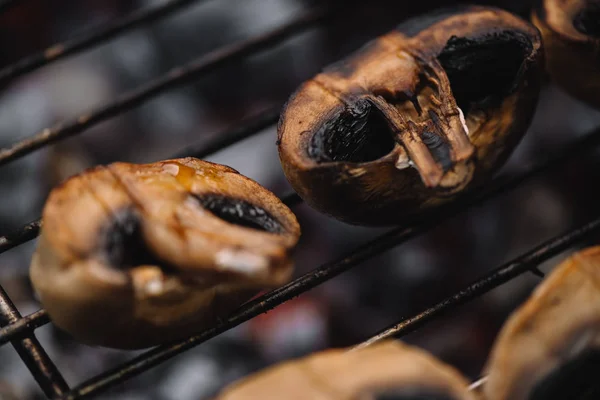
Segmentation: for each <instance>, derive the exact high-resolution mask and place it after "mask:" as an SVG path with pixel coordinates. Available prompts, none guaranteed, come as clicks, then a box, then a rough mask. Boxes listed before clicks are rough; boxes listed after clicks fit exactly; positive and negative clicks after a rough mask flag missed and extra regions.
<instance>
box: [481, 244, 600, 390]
mask: <svg viewBox="0 0 600 400" xmlns="http://www.w3.org/2000/svg"><path fill="white" fill-rule="evenodd" d="M486 370H487V373H488V380H487V382H486V383H485V385H484V387H483V393H484V395H485V398H486V399H487V400H506V399H510V400H524V399H528V400H542V399H543V400H559V399H560V400H566V399H569V400H592V399H600V380H599V378H600V246H597V247H592V248H588V249H585V250H583V251H580V252H578V253H575V254H574V255H572V256H571V257H570V258H568V259H567V260H565V261H564V262H562V263H561V264H560V265H558V266H557V267H556V268H555V270H554V271H552V273H551V274H550V275H549V276H548V277H547V278H546V279H545V280H544V281H543V282H542V283H541V284H540V285H539V286H538V287H537V288H536V290H535V291H534V293H533V294H532V296H531V297H530V298H529V300H527V302H526V303H525V304H524V305H523V306H521V307H520V308H519V309H517V310H516V311H515V312H514V313H513V315H512V316H511V317H510V318H509V319H508V321H507V322H506V323H505V325H504V327H503V328H502V330H501V332H500V334H499V336H498V338H497V339H496V343H495V344H494V347H493V349H492V352H491V354H490V357H489V359H488V363H487V365H486Z"/></svg>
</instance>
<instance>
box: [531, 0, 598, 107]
mask: <svg viewBox="0 0 600 400" xmlns="http://www.w3.org/2000/svg"><path fill="white" fill-rule="evenodd" d="M532 20H533V23H534V24H535V25H536V26H537V27H538V29H539V30H540V32H541V33H542V39H543V41H544V48H545V49H546V68H547V70H548V73H549V75H550V77H551V78H552V80H553V81H554V82H555V83H556V84H557V85H559V86H560V87H562V88H563V89H564V90H565V91H566V92H567V93H570V94H571V95H572V96H574V97H575V98H578V99H580V100H582V101H584V102H586V103H587V104H589V105H591V106H593V107H596V108H598V109H600V0H540V1H539V6H538V7H536V9H535V10H534V11H533V13H532Z"/></svg>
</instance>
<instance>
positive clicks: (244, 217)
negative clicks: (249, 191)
mask: <svg viewBox="0 0 600 400" xmlns="http://www.w3.org/2000/svg"><path fill="white" fill-rule="evenodd" d="M194 198H196V199H197V200H198V201H199V202H200V205H201V206H202V207H203V208H204V209H206V210H207V211H210V212H211V213H212V214H214V215H215V216H217V217H219V218H221V219H222V220H224V221H226V222H229V223H230V224H234V225H238V226H243V227H245V228H251V229H256V230H259V231H263V232H270V233H283V231H284V229H283V226H282V225H281V223H280V222H279V221H278V220H277V219H276V218H275V217H273V216H272V215H271V214H270V213H269V212H267V211H266V210H265V209H264V208H262V207H260V206H257V205H255V204H251V203H249V202H247V201H245V200H242V199H236V198H232V197H227V196H223V195H219V194H204V195H200V196H198V195H194Z"/></svg>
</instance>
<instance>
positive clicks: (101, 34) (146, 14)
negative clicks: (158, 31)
mask: <svg viewBox="0 0 600 400" xmlns="http://www.w3.org/2000/svg"><path fill="white" fill-rule="evenodd" d="M201 1H202V0H173V1H168V2H166V3H164V4H163V5H161V6H158V7H154V8H150V9H147V10H141V11H138V12H135V13H133V14H131V15H130V16H128V17H126V18H124V19H122V20H120V21H117V22H115V23H112V24H110V25H108V26H105V27H101V28H100V29H98V30H97V31H93V32H91V33H89V34H87V35H84V36H81V37H80V38H77V39H75V40H72V41H69V42H66V43H63V44H57V45H55V46H52V47H50V48H49V49H47V50H45V51H44V52H42V53H40V54H36V55H33V56H31V57H28V58H25V59H23V60H21V61H19V62H17V63H16V64H13V65H11V66H8V67H6V68H4V69H2V70H0V83H2V84H5V83H6V82H8V81H9V80H11V79H14V78H16V77H17V76H21V75H23V74H25V73H28V72H31V71H33V70H35V69H37V68H41V67H43V66H45V65H48V64H49V63H51V62H53V61H56V60H58V59H61V58H64V57H67V56H69V55H73V54H75V53H77V52H80V51H83V50H86V49H89V48H91V47H93V46H95V45H98V44H100V43H102V42H104V41H107V40H110V39H111V38H114V37H117V36H118V35H120V34H122V33H124V32H127V31H129V30H131V29H133V28H135V27H138V26H140V25H142V24H147V23H150V22H153V21H157V20H159V19H161V18H163V17H165V16H167V15H169V14H171V13H173V12H175V11H177V10H180V9H182V8H183V7H185V6H187V5H190V4H192V3H194V2H201ZM17 3H18V1H17V0H12V1H11V0H7V1H3V2H0V12H1V11H4V10H6V9H8V8H9V7H11V6H13V5H15V4H17ZM330 11H331V9H322V8H319V9H311V10H309V11H307V12H305V13H303V14H301V15H299V16H297V17H295V18H294V19H293V20H292V21H290V22H289V23H287V24H285V25H283V26H281V27H280V28H277V29H274V30H272V31H270V32H267V33H266V34H264V35H261V36H258V37H255V38H252V39H249V40H245V41H242V42H239V43H235V44H233V45H229V46H226V47H223V48H220V49H218V50H216V51H214V52H212V53H209V54H208V55H206V56H203V57H200V58H199V59H197V60H195V61H192V62H191V63H189V64H187V65H184V66H181V67H177V68H175V69H173V70H171V71H170V72H168V73H167V74H165V75H164V76H162V77H159V78H158V79H156V80H153V81H151V82H149V83H147V84H145V85H143V86H141V87H138V88H136V89H134V90H132V91H130V92H127V93H125V94H124V95H122V96H120V97H118V98H117V99H116V100H115V101H114V102H112V103H110V104H107V105H104V106H102V107H100V108H98V109H96V110H94V111H92V112H91V113H89V114H85V115H82V116H80V117H78V118H75V119H74V120H72V121H68V122H65V123H61V124H58V125H56V126H54V127H51V128H48V129H45V130H43V131H42V132H39V133H38V134H36V135H34V136H32V137H30V138H28V139H26V140H23V141H21V142H18V143H15V144H14V145H12V146H10V147H9V148H6V149H2V150H0V165H3V164H6V163H9V162H11V161H14V160H16V159H18V158H20V157H22V156H25V155H27V154H29V153H31V152H33V151H35V150H36V149H40V148H42V147H44V146H47V145H49V144H51V143H53V142H56V141H59V140H61V139H64V138H66V137H69V136H72V135H76V134H79V133H82V132H83V131H85V130H86V129H88V128H90V127H91V126H94V125H96V124H98V123H99V122H102V121H105V120H107V119H109V118H112V117H115V116H117V115H119V114H121V113H124V112H126V111H128V110H130V109H132V108H134V107H136V106H138V105H140V104H142V103H143V102H145V101H147V100H149V99H151V98H153V97H155V96H157V95H159V94H161V93H163V92H164V91H167V90H170V89H173V88H175V87H176V86H178V85H181V84H183V83H186V82H189V81H191V80H193V79H196V78H198V77H199V76H200V75H202V74H206V73H208V72H210V71H213V70H216V69H218V68H220V67H222V66H223V65H225V64H226V63H230V62H232V61H236V60H239V59H241V58H244V57H246V56H248V55H251V54H254V53H256V52H259V51H261V50H265V49H268V48H271V47H273V46H276V45H277V44H279V43H280V42H282V41H284V40H286V39H288V38H290V37H292V36H293V35H296V34H298V33H300V32H302V31H304V30H306V29H308V28H310V27H312V26H314V25H315V24H317V23H319V22H322V21H323V20H324V18H325V17H327V16H329V15H330V14H331V13H330ZM279 110H280V105H279V106H278V107H273V108H268V109H266V110H264V111H262V112H260V113H258V114H256V115H255V116H253V117H251V118H248V119H246V120H244V121H242V122H241V123H240V124H238V125H236V126H234V127H232V128H231V129H227V130H225V131H223V132H221V133H220V134H218V135H215V139H213V140H212V141H208V142H206V143H203V144H201V145H192V146H189V147H187V148H184V149H182V150H180V151H179V152H177V154H175V155H174V156H173V157H183V156H195V157H199V158H204V157H206V156H208V155H210V154H212V153H214V152H216V151H218V150H221V149H223V148H225V147H227V146H229V145H231V144H234V143H236V142H237V141H240V140H242V139H244V138H247V137H250V136H252V135H254V134H257V133H258V132H259V131H261V130H263V129H265V128H267V127H269V126H272V125H274V124H275V123H276V122H277V119H278V113H279ZM599 143H600V130H597V131H594V132H592V133H590V134H588V135H587V136H585V137H584V138H583V139H579V140H577V141H575V142H574V143H572V144H571V145H570V146H568V147H567V148H566V149H564V150H563V151H561V152H560V153H558V154H555V155H553V156H551V157H549V158H547V159H546V160H544V161H542V162H538V163H536V164H535V165H532V166H530V167H529V168H527V169H526V170H525V172H522V173H519V174H517V175H511V176H502V177H499V178H497V179H495V180H494V181H492V182H491V183H490V184H489V185H487V186H486V187H484V188H482V189H481V190H478V191H474V192H473V193H470V194H467V195H464V196H462V197H461V198H459V199H457V200H456V201H454V202H452V203H450V204H448V205H446V206H443V207H441V208H440V209H437V210H435V211H433V212H430V213H428V214H427V215H425V216H423V217H421V218H420V219H419V220H418V221H415V222H412V223H410V224H408V225H406V226H402V227H399V228H396V229H393V230H391V231H389V232H388V233H385V234H383V235H381V236H379V237H377V238H375V239H374V240H372V241H370V242H368V243H366V244H364V245H362V246H360V247H358V248H356V249H354V250H353V251H351V252H350V253H348V254H346V255H345V256H343V257H341V258H339V259H337V260H335V261H333V262H329V263H326V264H324V265H321V266H319V267H317V268H315V269H314V270H312V271H311V272H309V273H307V274H305V275H303V276H301V277H299V278H297V279H295V280H294V281H292V282H290V283H288V284H287V285H285V286H283V287H281V288H278V289H275V290H273V291H271V292H269V293H266V294H264V295H262V296H260V297H258V298H256V299H254V300H252V301H250V302H248V303H246V304H245V305H243V306H242V307H240V308H239V309H238V310H237V311H235V312H233V313H232V314H231V315H230V316H229V317H228V318H226V319H225V320H223V321H222V322H220V323H219V324H217V325H215V326H213V327H211V328H210V329H207V330H205V331H204V332H201V333H200V334H198V335H196V336H194V337H191V338H188V339H186V340H182V341H180V342H177V343H174V344H170V345H164V346H160V347H157V348H155V349H152V350H149V351H146V352H144V353H142V354H141V355H139V356H137V357H135V358H133V359H132V360H130V361H129V362H126V363H124V364H122V365H119V366H117V367H116V368H114V369H111V370H109V371H106V372H104V373H102V374H100V375H98V376H96V377H93V378H92V379H90V380H88V381H86V382H84V383H82V384H80V385H78V386H77V387H75V388H73V389H70V388H69V387H68V385H67V384H66V382H65V381H64V379H63V378H62V376H61V374H60V372H59V371H58V370H57V369H56V367H55V366H54V364H53V363H52V361H51V360H50V359H49V358H48V356H47V354H46V353H45V351H44V349H43V348H42V347H41V345H40V344H39V342H38V341H37V340H36V338H35V334H34V331H35V329H37V328H39V327H41V326H43V325H45V324H47V323H49V322H50V319H49V317H48V314H47V313H46V311H45V310H39V311H37V312H34V313H32V314H30V315H28V316H25V317H22V316H21V315H20V314H19V312H18V311H17V309H16V308H15V306H14V305H13V303H12V301H11V300H10V298H9V297H8V296H7V295H6V293H5V292H4V290H3V289H2V288H1V287H0V325H1V326H3V327H2V328H1V329H0V345H4V344H6V343H8V342H11V343H12V345H13V346H14V347H15V349H16V350H17V352H18V354H19V356H20V357H21V359H22V360H23V362H24V363H25V364H26V366H27V368H28V369H29V370H30V371H31V373H32V375H33V376H34V378H35V379H36V381H37V383H38V384H39V386H40V388H41V389H42V390H43V391H44V393H45V395H46V396H47V397H49V398H64V399H81V398H86V397H90V396H92V395H95V394H99V393H100V392H103V391H105V390H106V389H108V388H110V387H112V386H115V385H117V384H119V383H121V382H123V381H125V380H127V379H129V378H131V377H133V376H136V375H138V374H140V373H142V372H144V371H146V370H148V369H150V368H152V367H153V366H156V365H158V364H160V363H162V362H164V361H166V360H168V359H170V358H171V357H174V356H175V355H177V354H180V353H182V352H184V351H186V350H188V349H190V348H192V347H194V346H197V345H199V344H201V343H203V342H205V341H207V340H209V339H211V338H213V337H215V336H217V335H219V334H221V333H223V332H225V331H227V330H229V329H231V328H233V327H235V326H237V325H239V324H241V323H243V322H245V321H248V320H249V319H251V318H253V317H256V316H258V315H259V314H261V313H264V312H266V311H268V310H270V309H272V308H274V307H277V306H278V305H280V304H282V303H283V302H285V301H287V300H289V299H292V298H294V297H296V296H298V295H300V294H302V293H304V292H306V291H308V290H310V289H312V288H314V287H316V286H318V285H320V284H322V283H324V282H326V281H328V280H330V279H332V278H334V277H335V276H337V275H339V274H341V273H343V272H345V271H347V270H349V269H350V268H353V267H355V266H356V265H358V264H359V263H361V262H362V261H365V260H367V259H369V258H372V257H374V256H376V255H379V254H381V253H383V252H385V251H387V250H390V249H392V248H393V247H395V246H398V245H400V244H401V243H403V242H406V241H407V240H409V239H411V238H414V237H416V236H418V235H421V234H423V233H425V232H427V231H429V230H431V229H433V228H434V227H436V226H437V225H439V224H440V223H442V222H443V221H445V220H447V219H449V218H452V217H454V216H456V215H457V214H459V213H462V212H464V211H466V210H468V209H470V208H472V207H475V206H478V205H480V204H481V203H483V202H484V201H487V200H489V199H493V198H496V197H497V196H499V195H500V194H503V193H505V192H507V191H509V190H512V189H514V188H516V187H518V186H519V185H520V184H522V183H523V182H524V181H525V180H528V179H531V178H533V177H536V176H539V175H541V174H544V173H546V172H548V171H549V170H551V169H553V168H559V167H561V166H564V164H565V163H567V162H568V161H570V160H572V159H574V158H575V157H577V156H580V155H581V154H583V153H584V152H586V151H589V150H590V149H592V148H594V147H595V146H597V145H598V144H599ZM282 199H283V200H284V202H285V203H286V204H288V205H289V206H294V205H296V204H298V203H300V202H301V200H300V198H299V197H298V196H297V195H296V194H295V193H291V194H288V195H285V196H283V197H282ZM40 226H41V222H40V220H37V221H33V222H31V223H29V224H27V225H25V226H23V227H22V228H21V229H20V230H18V231H17V232H15V233H13V234H11V235H7V236H3V237H0V254H1V253H3V252H5V251H8V250H10V249H12V248H14V247H16V246H18V245H20V244H23V243H25V242H27V241H29V240H32V239H34V238H35V237H37V235H38V234H39V229H40ZM599 230H600V218H596V219H593V220H591V221H588V222H587V223H585V224H583V225H582V226H580V227H578V228H576V229H573V230H571V231H568V232H566V233H564V234H562V235H559V236H557V237H554V238H552V239H550V240H548V241H546V242H544V243H541V244H540V245H538V246H537V247H535V248H534V249H532V250H530V251H528V252H525V253H524V254H522V255H520V256H518V257H516V258H515V259H513V260H512V261H509V262H508V263H506V264H504V265H502V266H500V267H498V268H497V269H495V270H493V271H491V272H490V273H488V274H486V275H484V276H482V277H481V278H479V279H477V280H475V281H474V282H473V283H472V284H470V285H468V286H467V287H465V288H464V289H463V290H460V291H458V292H457V293H456V294H454V295H452V296H450V297H448V298H446V299H444V300H443V301H441V302H439V303H437V304H435V305H433V306H432V307H430V308H428V309H426V310H424V311H422V312H421V313H418V314H416V315H414V316H413V317H410V318H407V319H403V320H402V321H399V322H398V323H396V324H394V325H393V326H391V327H389V328H387V329H385V330H382V331H381V332H379V333H377V334H376V335H374V336H373V337H371V338H370V339H368V340H367V341H365V342H363V343H361V344H359V345H358V346H357V347H361V346H366V345H368V344H371V343H374V342H376V341H379V340H382V339H384V338H388V337H398V336H402V335H405V334H407V333H409V332H411V331H413V330H415V329H417V328H419V327H421V326H422V325H423V324H425V323H427V322H429V321H431V320H433V319H435V318H437V317H438V316H440V315H442V314H444V313H447V312H449V311H451V310H453V309H455V308H456V307H458V306H460V305H462V304H464V303H466V302H468V301H470V300H473V299H475V298H477V297H480V296H482V295H483V294H485V293H487V292H488V291H490V290H492V289H493V288H495V287H498V286H500V285H502V284H504V283H506V282H508V281H510V280H511V279H514V278H516V277H517V276H519V275H521V274H523V273H525V272H533V273H536V274H538V275H539V274H540V272H539V271H538V270H537V266H538V265H539V264H540V263H541V262H543V261H545V260H547V259H549V258H551V257H553V256H555V255H556V254H558V253H559V252H561V251H563V250H565V249H567V248H569V247H570V246H572V245H574V244H576V243H578V242H580V241H582V240H584V239H585V238H587V237H589V236H590V235H591V234H593V233H596V232H598V231H599Z"/></svg>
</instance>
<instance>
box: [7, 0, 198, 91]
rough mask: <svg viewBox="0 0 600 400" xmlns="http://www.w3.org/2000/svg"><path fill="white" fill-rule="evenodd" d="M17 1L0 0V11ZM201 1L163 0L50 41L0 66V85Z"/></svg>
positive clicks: (18, 0)
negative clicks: (36, 51)
mask: <svg viewBox="0 0 600 400" xmlns="http://www.w3.org/2000/svg"><path fill="white" fill-rule="evenodd" d="M20 1H21V0H6V1H4V2H2V3H0V12H1V11H4V9H5V8H6V7H10V6H13V5H14V3H18V2H20ZM202 1H206V0H171V1H167V2H165V3H164V4H162V5H159V6H156V7H152V8H147V9H142V10H138V11H134V12H133V13H131V14H129V15H128V16H126V17H124V18H122V19H119V20H116V21H115V22H112V23H109V24H106V25H103V26H101V27H99V28H97V29H94V30H92V31H89V32H86V33H84V34H83V35H81V36H79V37H76V38H73V39H71V40H67V41H65V42H63V43H57V44H54V45H52V46H50V47H48V48H47V49H45V50H43V51H41V52H39V53H37V54H33V55H31V56H28V57H25V58H23V59H21V60H19V61H17V62H16V63H14V64H11V65H8V66H6V67H4V68H2V69H0V86H3V85H5V84H6V83H8V82H9V81H11V80H13V79H15V78H18V77H20V76H22V75H25V74H27V73H29V72H32V71H35V70H36V69H39V68H41V67H44V66H46V65H48V64H51V63H53V62H54V61H58V60H61V59H63V58H66V57H68V56H71V55H74V54H77V53H79V52H82V51H85V50H87V49H90V48H91V47H93V46H96V45H98V44H101V43H103V42H107V41H109V40H111V39H113V38H115V37H116V36H118V35H120V34H122V33H123V32H126V31H129V30H133V29H135V28H137V27H140V26H142V25H144V24H150V23H152V22H154V21H157V20H159V19H161V18H165V17H167V16H168V15H170V14H172V13H174V12H176V11H179V10H181V9H183V8H184V7H185V6H188V5H191V4H192V3H195V2H202Z"/></svg>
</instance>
